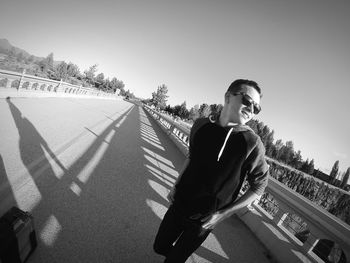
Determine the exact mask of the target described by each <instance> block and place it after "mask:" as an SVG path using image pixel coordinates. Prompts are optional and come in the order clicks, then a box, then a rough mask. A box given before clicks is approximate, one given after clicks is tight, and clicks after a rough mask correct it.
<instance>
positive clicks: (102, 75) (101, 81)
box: [96, 73, 105, 84]
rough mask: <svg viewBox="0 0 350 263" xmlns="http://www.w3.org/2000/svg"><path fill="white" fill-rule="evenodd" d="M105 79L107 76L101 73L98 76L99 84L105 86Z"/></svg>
mask: <svg viewBox="0 0 350 263" xmlns="http://www.w3.org/2000/svg"><path fill="white" fill-rule="evenodd" d="M104 79H105V75H104V74H103V73H100V74H98V75H97V76H96V82H98V83H99V84H103V82H104Z"/></svg>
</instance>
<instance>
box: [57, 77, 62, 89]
mask: <svg viewBox="0 0 350 263" xmlns="http://www.w3.org/2000/svg"><path fill="white" fill-rule="evenodd" d="M61 84H62V79H61V80H60V83H58V86H57V89H56V92H57V91H58V89H59V88H60V87H61Z"/></svg>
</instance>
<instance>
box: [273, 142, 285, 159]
mask: <svg viewBox="0 0 350 263" xmlns="http://www.w3.org/2000/svg"><path fill="white" fill-rule="evenodd" d="M282 147H283V142H282V140H281V139H278V140H277V141H276V143H275V149H274V152H273V156H274V157H275V158H276V159H277V160H279V159H280V156H281V154H282V151H281V149H282Z"/></svg>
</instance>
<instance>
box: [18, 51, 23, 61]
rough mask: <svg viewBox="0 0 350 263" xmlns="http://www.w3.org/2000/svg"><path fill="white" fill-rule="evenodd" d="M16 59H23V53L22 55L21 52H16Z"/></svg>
mask: <svg viewBox="0 0 350 263" xmlns="http://www.w3.org/2000/svg"><path fill="white" fill-rule="evenodd" d="M16 59H17V61H18V62H21V61H23V60H24V55H23V53H22V52H19V53H17V55H16Z"/></svg>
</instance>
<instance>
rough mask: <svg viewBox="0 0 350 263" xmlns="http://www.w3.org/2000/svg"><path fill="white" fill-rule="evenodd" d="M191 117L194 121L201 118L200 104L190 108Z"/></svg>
mask: <svg viewBox="0 0 350 263" xmlns="http://www.w3.org/2000/svg"><path fill="white" fill-rule="evenodd" d="M189 118H190V119H191V120H193V121H195V120H196V119H198V118H199V105H198V104H196V105H194V106H193V107H192V108H191V109H190V114H189Z"/></svg>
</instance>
